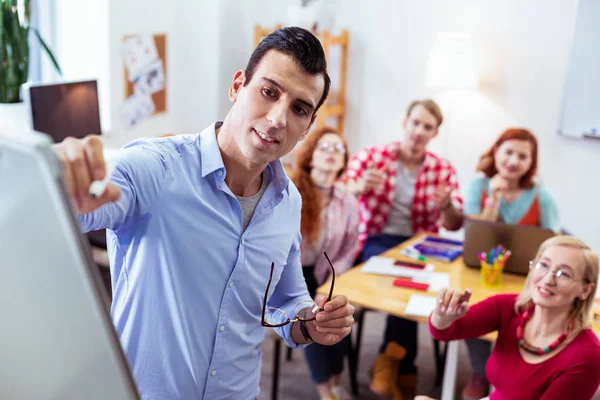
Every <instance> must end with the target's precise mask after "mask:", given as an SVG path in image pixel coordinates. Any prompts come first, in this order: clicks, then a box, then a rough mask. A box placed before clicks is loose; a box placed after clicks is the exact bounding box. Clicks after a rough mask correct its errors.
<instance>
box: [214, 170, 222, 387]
mask: <svg viewBox="0 0 600 400" xmlns="http://www.w3.org/2000/svg"><path fill="white" fill-rule="evenodd" d="M219 176H223V171H219ZM213 375H214V374H213Z"/></svg>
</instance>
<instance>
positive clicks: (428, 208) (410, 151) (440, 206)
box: [346, 100, 463, 399]
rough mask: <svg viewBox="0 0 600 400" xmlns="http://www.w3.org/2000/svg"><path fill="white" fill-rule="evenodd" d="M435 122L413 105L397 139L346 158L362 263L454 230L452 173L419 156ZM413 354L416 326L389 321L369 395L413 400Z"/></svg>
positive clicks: (457, 218)
mask: <svg viewBox="0 0 600 400" xmlns="http://www.w3.org/2000/svg"><path fill="white" fill-rule="evenodd" d="M442 120H443V117H442V113H441V111H440V108H439V107H438V105H437V104H436V103H435V102H434V101H433V100H417V101H413V102H412V103H411V104H410V106H409V107H408V110H407V113H406V118H405V119H404V122H403V123H402V127H403V131H404V138H403V140H402V141H400V142H392V143H389V144H387V145H384V146H374V147H368V148H366V149H363V150H362V151H360V152H359V153H358V154H357V155H355V156H354V157H353V158H352V159H351V160H350V162H349V164H348V171H347V176H346V179H347V184H348V188H349V189H350V190H351V191H352V192H353V193H354V194H355V195H356V196H357V197H358V199H359V204H360V225H359V232H360V241H361V244H363V250H362V253H361V255H360V258H361V260H362V261H366V260H368V259H369V257H371V256H375V255H378V254H380V253H382V252H384V251H385V250H387V249H389V248H391V247H394V246H396V245H398V244H400V243H402V242H404V241H405V240H407V239H409V238H410V237H411V236H413V235H415V234H418V233H421V232H438V230H439V226H440V225H441V226H443V227H444V228H446V229H448V230H457V229H459V228H460V227H461V225H462V221H463V214H462V208H463V200H462V197H461V196H460V193H459V188H458V179H457V176H456V172H455V170H454V168H453V167H452V165H451V164H450V162H448V161H447V160H445V159H443V158H440V157H438V156H436V155H435V154H433V153H430V152H428V151H427V150H426V147H427V144H428V143H429V141H430V140H431V139H433V138H434V137H435V136H436V135H437V133H438V128H439V126H440V125H441V124H442ZM416 355H417V324H416V323H415V322H413V321H408V320H405V319H402V318H398V317H394V316H391V315H390V316H388V320H387V326H386V331H385V336H384V342H383V344H382V346H381V349H380V354H379V356H378V357H377V360H376V361H375V364H374V366H373V369H372V381H371V385H370V387H371V390H372V391H373V392H375V393H377V394H379V395H383V396H392V395H395V399H397V398H402V397H401V396H402V394H404V396H407V397H408V398H413V397H414V395H415V394H414V388H415V384H416V372H417V371H416V367H415V365H414V361H415V358H416Z"/></svg>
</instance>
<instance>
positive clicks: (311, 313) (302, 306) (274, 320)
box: [261, 252, 335, 328]
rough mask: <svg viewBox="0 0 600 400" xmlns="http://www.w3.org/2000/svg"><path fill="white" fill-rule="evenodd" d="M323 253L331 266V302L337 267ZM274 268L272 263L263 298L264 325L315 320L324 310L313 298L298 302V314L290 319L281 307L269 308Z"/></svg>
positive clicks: (296, 312)
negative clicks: (268, 301) (268, 300)
mask: <svg viewBox="0 0 600 400" xmlns="http://www.w3.org/2000/svg"><path fill="white" fill-rule="evenodd" d="M323 254H324V255H325V258H326V259H327V262H328V263H329V266H330V267H331V288H330V289H329V296H328V297H327V302H330V301H331V296H332V295H333V286H334V284H335V268H333V264H332V263H331V260H330V259H329V256H328V255H327V253H325V252H324V253H323ZM274 270H275V263H271V274H270V276H269V283H267V290H265V297H264V300H263V308H262V322H261V324H262V326H266V327H269V328H277V327H280V326H285V325H287V324H289V323H291V322H298V321H314V320H315V319H316V318H317V313H318V312H319V311H323V310H322V309H321V308H320V307H319V305H318V304H317V303H315V302H314V301H313V300H304V301H301V302H299V303H298V304H296V307H294V312H295V314H296V318H295V319H290V317H289V316H288V315H287V312H285V311H283V310H280V309H279V308H273V307H268V308H267V296H268V295H269V287H270V286H271V281H272V280H273V271H274Z"/></svg>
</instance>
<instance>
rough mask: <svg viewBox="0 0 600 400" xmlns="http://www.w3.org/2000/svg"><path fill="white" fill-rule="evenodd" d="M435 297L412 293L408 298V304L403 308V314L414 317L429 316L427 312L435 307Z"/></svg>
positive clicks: (429, 312)
mask: <svg viewBox="0 0 600 400" xmlns="http://www.w3.org/2000/svg"><path fill="white" fill-rule="evenodd" d="M436 301H437V297H433V296H424V295H421V294H413V295H412V296H410V298H409V299H408V304H407V305H406V308H405V309H404V314H406V315H413V316H415V317H429V314H431V312H432V311H433V309H434V308H435V302H436Z"/></svg>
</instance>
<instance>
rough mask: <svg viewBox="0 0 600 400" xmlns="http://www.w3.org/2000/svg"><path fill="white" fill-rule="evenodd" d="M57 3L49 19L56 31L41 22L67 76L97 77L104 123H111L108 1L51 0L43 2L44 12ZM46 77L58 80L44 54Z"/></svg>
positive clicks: (80, 78)
mask: <svg viewBox="0 0 600 400" xmlns="http://www.w3.org/2000/svg"><path fill="white" fill-rule="evenodd" d="M50 3H54V15H53V16H52V18H50V19H47V20H46V21H52V22H53V23H54V26H53V28H54V29H53V31H49V30H48V29H47V27H45V26H43V25H42V29H43V30H45V31H46V32H47V33H49V35H48V36H47V37H49V38H48V41H49V42H51V45H50V47H51V48H52V50H53V51H54V52H55V55H56V57H57V59H58V62H59V64H60V66H61V69H62V72H63V79H64V80H69V81H71V80H83V79H97V80H98V97H99V101H100V110H101V112H100V116H101V123H102V126H103V127H108V126H110V118H109V116H110V114H109V110H110V107H111V106H110V104H111V97H110V91H111V90H110V87H111V81H110V58H109V54H110V51H109V5H108V2H107V1H105V0H86V1H85V2H84V1H78V0H50V2H49V3H48V4H47V3H46V2H42V4H41V5H40V7H41V10H40V11H41V12H43V13H47V12H50V10H48V9H47V8H45V7H47V6H48V5H49V4H50ZM42 60H43V66H44V67H43V75H42V76H43V77H44V78H45V79H46V80H52V81H54V80H59V78H58V76H57V75H56V74H55V73H54V70H53V68H51V67H50V64H49V62H48V60H47V57H46V56H45V55H43V56H42Z"/></svg>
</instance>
